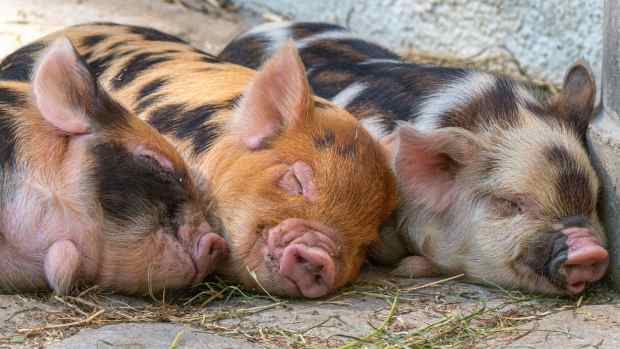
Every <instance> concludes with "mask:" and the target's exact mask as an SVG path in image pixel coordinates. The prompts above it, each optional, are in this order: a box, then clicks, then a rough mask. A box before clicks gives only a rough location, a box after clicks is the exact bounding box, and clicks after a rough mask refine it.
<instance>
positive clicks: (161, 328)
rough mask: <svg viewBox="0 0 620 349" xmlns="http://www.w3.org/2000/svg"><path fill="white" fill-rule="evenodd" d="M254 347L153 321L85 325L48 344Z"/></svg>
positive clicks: (129, 348) (144, 348)
mask: <svg viewBox="0 0 620 349" xmlns="http://www.w3.org/2000/svg"><path fill="white" fill-rule="evenodd" d="M173 347H174V348H179V349H180V348H183V349H192V348H196V349H198V348H200V349H222V348H230V349H232V348H235V349H254V348H261V346H259V345H254V344H250V343H243V342H241V341H238V340H234V339H231V338H226V337H222V336H218V335H214V334H209V333H204V332H202V331H199V330H196V329H193V328H191V327H187V326H181V325H175V324H166V323H152V324H122V325H110V326H104V327H101V328H96V329H85V330H82V331H80V332H78V333H77V334H76V335H75V336H73V337H71V338H68V339H66V340H64V341H61V342H59V343H54V344H52V345H50V346H49V348H50V349H92V348H101V349H104V348H105V349H121V348H122V349H169V348H173Z"/></svg>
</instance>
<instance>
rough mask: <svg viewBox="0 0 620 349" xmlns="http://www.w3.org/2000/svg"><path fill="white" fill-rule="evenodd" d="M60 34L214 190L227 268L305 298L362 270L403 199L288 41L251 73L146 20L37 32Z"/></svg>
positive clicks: (355, 126) (365, 137) (382, 162)
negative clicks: (315, 88)
mask: <svg viewBox="0 0 620 349" xmlns="http://www.w3.org/2000/svg"><path fill="white" fill-rule="evenodd" d="M59 35H66V36H68V37H69V38H71V40H73V41H74V42H76V43H77V48H78V51H79V52H80V53H81V54H83V55H84V56H85V57H86V61H87V62H88V64H89V65H90V66H91V68H92V69H93V71H94V72H96V74H97V75H98V76H99V77H100V79H101V81H102V83H103V85H104V86H106V87H108V88H109V89H110V90H111V91H112V94H113V96H114V97H115V98H117V99H118V100H119V101H121V103H123V104H124V105H125V106H127V107H128V108H130V109H131V110H133V111H134V112H136V113H138V114H139V115H140V116H141V117H142V118H144V119H145V120H148V122H149V123H150V124H151V125H153V126H154V127H155V128H156V129H158V130H159V131H160V132H161V133H162V134H164V135H166V136H167V138H168V139H169V140H170V141H171V142H173V143H174V144H175V145H176V146H177V149H179V151H180V152H181V154H182V156H183V157H184V158H185V160H186V162H187V163H188V164H189V165H190V166H191V169H192V171H193V173H194V175H195V176H196V177H197V178H199V182H200V183H203V182H204V183H206V185H207V187H208V188H210V189H211V193H212V195H213V196H212V198H213V202H212V204H211V206H210V207H211V210H212V211H211V210H210V212H213V216H214V217H215V218H216V219H217V224H215V227H216V228H218V229H221V230H222V231H223V234H224V236H225V238H226V240H227V242H228V245H229V248H230V258H228V259H227V260H225V261H223V263H221V265H220V267H219V268H218V269H217V272H218V273H219V274H220V275H222V276H224V277H226V278H228V279H230V280H233V281H238V282H241V283H243V284H244V285H245V286H246V287H250V288H256V289H259V290H264V291H266V292H269V293H270V294H272V295H283V296H291V297H295V296H303V297H310V298H314V297H320V296H323V295H326V294H329V293H331V292H333V291H335V290H337V289H338V288H339V287H341V286H342V285H344V284H346V283H347V282H349V281H352V280H355V278H356V277H357V276H358V274H359V271H360V268H361V265H362V263H363V261H364V260H365V258H366V252H367V250H368V248H369V246H370V245H371V243H372V242H374V241H376V240H377V239H378V237H379V226H380V224H381V223H382V222H383V221H384V220H385V219H386V218H387V217H388V216H389V214H390V212H391V211H392V210H393V209H394V208H395V206H396V186H395V178H393V175H392V174H391V171H390V168H389V164H388V159H387V156H386V154H385V153H384V150H383V148H382V147H381V146H380V145H379V143H378V142H376V141H375V140H374V139H373V138H372V137H371V135H370V134H369V133H368V132H366V131H365V130H364V129H363V128H362V127H361V125H360V124H359V122H358V121H357V120H356V119H355V118H354V117H352V116H351V115H350V114H349V113H347V112H345V111H344V110H342V109H340V108H337V107H336V106H334V105H333V104H331V103H329V102H327V101H324V100H322V99H319V98H315V97H313V96H312V93H311V90H310V87H309V85H308V81H307V80H306V78H305V71H304V67H303V65H302V63H301V61H300V59H299V56H298V54H297V52H296V50H295V48H294V47H293V46H290V45H289V46H286V45H285V46H284V47H283V48H282V49H281V50H280V51H278V52H277V53H275V54H274V56H273V58H272V59H270V60H269V61H268V62H266V63H265V64H264V65H263V66H262V67H261V68H260V70H259V71H258V72H256V71H253V70H250V69H247V68H243V67H240V66H237V65H233V64H227V63H221V62H219V61H217V60H216V59H215V58H214V57H213V56H210V55H208V54H205V53H203V52H201V51H199V50H197V49H194V48H192V47H191V46H189V45H188V44H186V43H184V42H182V41H181V40H180V39H178V38H176V37H173V36H170V35H168V34H165V33H162V32H159V31H156V30H153V29H148V28H143V27H134V26H126V25H115V24H109V23H107V24H106V23H98V24H91V25H82V26H76V27H70V28H67V29H65V30H62V31H61V32H59V33H55V34H52V35H51V36H49V37H47V38H44V39H43V41H42V42H47V41H49V40H51V39H53V38H55V37H58V36H59ZM33 45H37V43H35V44H33ZM31 48H32V46H31ZM28 50H29V48H28V47H27V48H26V52H25V54H32V53H31V52H32V51H36V49H30V53H29V52H28Z"/></svg>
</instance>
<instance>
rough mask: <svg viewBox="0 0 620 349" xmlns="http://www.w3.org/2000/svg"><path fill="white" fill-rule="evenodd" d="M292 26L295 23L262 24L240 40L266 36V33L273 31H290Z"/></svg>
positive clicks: (240, 37)
mask: <svg viewBox="0 0 620 349" xmlns="http://www.w3.org/2000/svg"><path fill="white" fill-rule="evenodd" d="M291 25H293V22H289V21H285V22H271V23H265V24H261V25H258V26H256V27H254V28H252V29H251V30H248V31H247V32H245V33H243V34H242V35H241V36H239V38H238V39H243V38H247V37H249V36H265V35H264V34H265V33H270V32H272V31H279V30H290V27H291Z"/></svg>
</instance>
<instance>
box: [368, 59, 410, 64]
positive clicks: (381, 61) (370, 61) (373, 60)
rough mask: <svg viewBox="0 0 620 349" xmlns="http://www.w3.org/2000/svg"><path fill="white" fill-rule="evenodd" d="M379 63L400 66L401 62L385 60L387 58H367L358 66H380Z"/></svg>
mask: <svg viewBox="0 0 620 349" xmlns="http://www.w3.org/2000/svg"><path fill="white" fill-rule="evenodd" d="M380 63H388V64H402V63H404V62H403V61H401V60H399V59H387V58H369V59H367V60H365V61H363V62H360V64H380Z"/></svg>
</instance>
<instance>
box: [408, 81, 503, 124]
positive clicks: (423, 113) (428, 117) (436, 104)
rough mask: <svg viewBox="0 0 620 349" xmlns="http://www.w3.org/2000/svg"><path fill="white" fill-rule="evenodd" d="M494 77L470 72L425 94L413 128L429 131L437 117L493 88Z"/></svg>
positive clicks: (437, 121)
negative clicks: (427, 94)
mask: <svg viewBox="0 0 620 349" xmlns="http://www.w3.org/2000/svg"><path fill="white" fill-rule="evenodd" d="M495 82H496V78H495V77H494V76H493V75H491V74H485V73H480V72H471V73H469V74H468V75H467V76H465V77H463V78H461V79H458V80H454V81H451V82H449V83H448V84H447V85H445V86H443V87H442V88H441V89H440V90H438V91H437V92H435V93H433V94H431V95H429V96H427V97H426V98H425V99H424V100H423V101H422V102H421V103H420V107H419V108H418V112H417V113H416V115H417V117H416V118H415V120H414V122H413V123H414V125H415V128H416V129H417V130H418V131H421V132H428V131H431V130H433V129H435V128H437V127H438V126H439V123H440V122H441V120H439V117H440V116H441V115H443V114H445V113H446V112H448V111H450V110H452V109H454V108H456V107H458V106H462V105H466V104H467V103H468V102H469V101H471V100H472V99H474V98H476V97H478V96H480V95H482V94H483V93H484V92H486V91H488V90H490V89H492V88H494V86H495Z"/></svg>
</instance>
